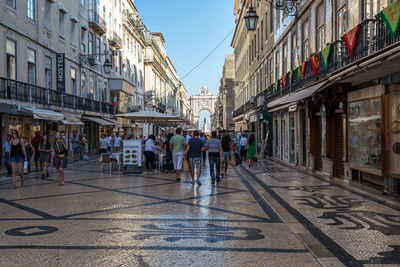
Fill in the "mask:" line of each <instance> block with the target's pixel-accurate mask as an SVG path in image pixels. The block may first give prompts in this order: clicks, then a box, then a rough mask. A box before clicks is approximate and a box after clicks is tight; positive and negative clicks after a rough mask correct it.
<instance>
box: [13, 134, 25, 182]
mask: <svg viewBox="0 0 400 267" xmlns="http://www.w3.org/2000/svg"><path fill="white" fill-rule="evenodd" d="M27 160H28V158H27V157H26V152H25V145H24V144H23V141H22V140H21V139H20V138H19V136H18V132H17V131H15V130H14V131H13V132H12V139H11V142H10V160H9V164H10V163H11V168H12V182H13V188H14V190H15V189H17V169H18V174H19V176H20V177H21V187H23V186H24V161H27Z"/></svg>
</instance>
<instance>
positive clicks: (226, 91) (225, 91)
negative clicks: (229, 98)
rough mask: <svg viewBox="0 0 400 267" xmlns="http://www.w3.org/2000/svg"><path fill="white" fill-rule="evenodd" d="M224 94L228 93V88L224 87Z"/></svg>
mask: <svg viewBox="0 0 400 267" xmlns="http://www.w3.org/2000/svg"><path fill="white" fill-rule="evenodd" d="M224 94H225V95H226V94H228V88H226V87H224Z"/></svg>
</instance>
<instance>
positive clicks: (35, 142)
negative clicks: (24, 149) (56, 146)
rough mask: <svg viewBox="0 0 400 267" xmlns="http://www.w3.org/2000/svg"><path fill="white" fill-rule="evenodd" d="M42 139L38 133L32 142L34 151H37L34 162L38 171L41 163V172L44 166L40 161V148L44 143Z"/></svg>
mask: <svg viewBox="0 0 400 267" xmlns="http://www.w3.org/2000/svg"><path fill="white" fill-rule="evenodd" d="M42 138H43V137H42V136H41V135H40V132H39V131H37V132H36V136H35V137H33V138H32V141H31V144H32V146H33V149H34V150H35V154H34V157H33V161H34V162H35V167H36V171H39V162H40V170H42V169H43V165H42V164H43V163H42V162H41V161H40V159H39V146H40V143H41V142H42Z"/></svg>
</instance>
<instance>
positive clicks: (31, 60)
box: [28, 48, 36, 85]
mask: <svg viewBox="0 0 400 267" xmlns="http://www.w3.org/2000/svg"><path fill="white" fill-rule="evenodd" d="M28 83H29V84H34V85H36V52H35V51H34V50H32V49H29V48H28Z"/></svg>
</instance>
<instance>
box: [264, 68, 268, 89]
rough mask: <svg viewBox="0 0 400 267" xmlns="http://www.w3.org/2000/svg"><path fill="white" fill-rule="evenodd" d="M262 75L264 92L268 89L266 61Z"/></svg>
mask: <svg viewBox="0 0 400 267" xmlns="http://www.w3.org/2000/svg"><path fill="white" fill-rule="evenodd" d="M264 75H265V77H264V79H265V81H264V85H265V88H264V90H266V89H267V87H268V61H266V63H265V66H264Z"/></svg>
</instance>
